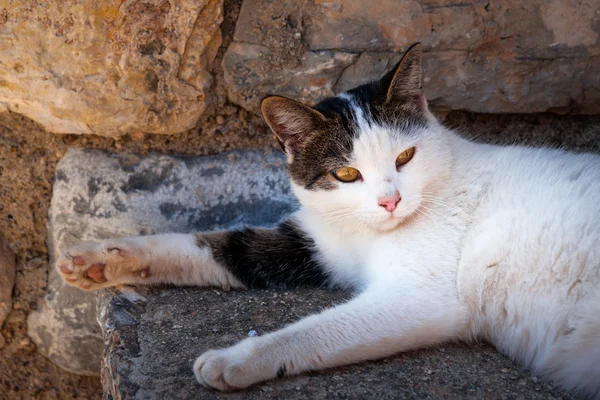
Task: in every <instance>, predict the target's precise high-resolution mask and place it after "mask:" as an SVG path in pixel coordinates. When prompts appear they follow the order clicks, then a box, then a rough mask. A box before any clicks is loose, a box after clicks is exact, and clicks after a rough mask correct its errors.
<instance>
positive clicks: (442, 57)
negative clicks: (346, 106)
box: [223, 0, 600, 113]
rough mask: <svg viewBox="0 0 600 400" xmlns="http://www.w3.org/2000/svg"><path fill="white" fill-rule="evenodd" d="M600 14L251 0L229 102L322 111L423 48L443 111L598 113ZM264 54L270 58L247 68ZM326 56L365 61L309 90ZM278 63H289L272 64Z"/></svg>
mask: <svg viewBox="0 0 600 400" xmlns="http://www.w3.org/2000/svg"><path fill="white" fill-rule="evenodd" d="M598 7H599V3H598V0H583V1H580V0H551V1H547V0H529V1H523V0H506V1H501V2H490V1H487V0H475V1H468V2H467V1H452V2H448V1H443V0H433V1H430V0H428V1H424V0H408V1H397V0H379V1H377V2H369V1H363V0H339V1H329V0H314V1H311V2H272V1H265V0H244V3H243V5H242V8H241V11H240V16H239V19H238V23H237V26H236V32H235V35H234V42H233V44H232V45H231V46H230V47H229V49H228V50H227V53H226V56H225V59H224V63H223V68H224V70H225V77H226V79H227V83H228V90H229V92H228V93H229V97H230V100H232V101H233V102H235V103H237V104H240V105H242V106H243V107H245V108H247V109H249V110H254V111H256V110H257V102H256V100H255V99H259V98H261V97H263V96H265V95H267V94H282V95H289V94H295V93H302V92H304V93H305V95H303V96H302V99H303V100H304V99H308V100H309V101H310V102H316V101H318V100H320V99H321V98H322V97H323V96H324V95H327V93H329V92H340V91H343V90H347V89H349V88H352V87H355V86H357V85H360V84H362V83H365V82H367V81H369V80H373V79H377V78H379V77H380V76H381V75H382V74H383V73H384V72H385V71H387V70H388V69H389V68H391V66H392V65H393V64H394V63H395V62H396V61H397V60H398V53H402V52H403V51H404V50H405V49H406V48H407V47H408V46H409V45H411V44H412V43H414V42H417V41H420V42H422V43H423V46H424V49H425V54H424V69H425V92H426V95H427V97H428V99H429V100H430V105H431V106H432V108H434V109H437V110H453V109H467V110H471V111H477V112H495V113H497V112H541V111H559V112H580V113H599V112H600V74H599V73H598V71H600V39H599V35H600V28H599V27H600V13H598V12H597V10H598ZM273 32H275V33H273ZM273 37H276V40H273ZM256 46H261V47H262V48H263V49H262V50H261V52H262V54H266V56H256V57H254V58H256V59H258V61H254V60H253V61H252V62H250V63H248V62H247V61H248V54H251V53H252V52H253V51H255V49H256ZM298 46H302V51H296V52H294V51H288V50H287V49H288V48H291V49H295V48H297V47H298ZM322 51H327V52H330V53H329V54H331V57H332V58H334V57H335V55H336V54H338V53H341V54H344V55H345V56H346V57H348V56H347V55H348V54H351V55H353V56H354V57H353V58H351V59H348V61H347V62H346V63H345V64H344V67H343V68H330V69H327V70H322V71H321V73H320V75H319V78H320V82H321V83H322V88H324V89H326V90H309V91H306V90H305V85H306V79H305V78H306V77H307V76H309V75H311V74H314V67H313V66H312V65H309V64H308V63H307V62H306V61H305V60H308V59H309V58H308V57H307V54H310V53H312V54H319V52H322ZM273 54H276V55H279V56H280V58H282V59H283V60H284V61H285V62H282V63H276V62H272V60H271V59H272V58H273V56H272V55H273ZM284 55H285V56H286V57H287V58H285V57H283V56H284ZM292 56H295V58H293V57H292ZM269 57H270V58H271V59H269ZM250 58H252V57H250ZM290 65H292V66H293V67H292V68H293V69H292V71H290V69H291V68H290ZM292 97H294V96H292Z"/></svg>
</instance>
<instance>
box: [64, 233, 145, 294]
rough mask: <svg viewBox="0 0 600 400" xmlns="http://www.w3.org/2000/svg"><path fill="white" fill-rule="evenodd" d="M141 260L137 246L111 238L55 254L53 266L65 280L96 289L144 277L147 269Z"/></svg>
mask: <svg viewBox="0 0 600 400" xmlns="http://www.w3.org/2000/svg"><path fill="white" fill-rule="evenodd" d="M142 261H143V257H142V256H141V254H140V249H139V246H135V244H133V243H129V242H128V241H127V240H126V239H121V240H119V239H112V240H106V241H103V242H99V243H86V244H82V245H79V246H74V247H71V248H70V249H69V250H67V251H66V252H65V253H64V254H63V255H62V256H61V257H59V258H58V260H57V261H56V269H57V271H58V273H59V274H60V276H61V277H62V278H63V279H64V280H65V282H67V284H69V285H71V286H75V287H77V288H80V289H83V290H98V289H102V288H105V287H110V286H115V285H119V284H123V283H135V282H136V280H140V278H142V279H143V278H147V277H148V276H149V275H150V270H149V268H144V267H143V263H142Z"/></svg>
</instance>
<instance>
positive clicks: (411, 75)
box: [382, 43, 427, 109]
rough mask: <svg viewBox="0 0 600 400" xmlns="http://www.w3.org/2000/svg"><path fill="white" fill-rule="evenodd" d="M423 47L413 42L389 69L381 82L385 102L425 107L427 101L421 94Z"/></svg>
mask: <svg viewBox="0 0 600 400" xmlns="http://www.w3.org/2000/svg"><path fill="white" fill-rule="evenodd" d="M422 57H423V47H422V46H421V43H415V44H413V45H412V46H411V47H410V48H409V49H408V50H406V53H404V56H403V57H402V60H400V62H399V63H398V65H397V66H396V68H395V69H394V70H392V71H390V72H389V73H388V74H387V75H386V76H385V77H384V78H383V79H382V83H383V85H384V86H385V87H387V89H386V97H385V104H390V105H393V104H394V103H402V104H407V103H409V104H412V105H416V106H418V107H419V108H420V109H423V108H424V109H427V101H426V100H425V95H424V94H423V70H422V66H421V64H422Z"/></svg>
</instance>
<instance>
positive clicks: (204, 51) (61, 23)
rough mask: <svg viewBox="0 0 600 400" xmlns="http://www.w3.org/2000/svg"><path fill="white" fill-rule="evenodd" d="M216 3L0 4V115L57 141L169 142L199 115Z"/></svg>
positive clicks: (216, 42)
mask: <svg viewBox="0 0 600 400" xmlns="http://www.w3.org/2000/svg"><path fill="white" fill-rule="evenodd" d="M222 13H223V0H143V1H138V0H109V1H94V0H48V1H34V0H18V1H17V0H0V106H3V107H4V108H7V109H9V110H12V111H15V112H18V113H21V114H24V115H26V116H28V117H29V118H32V119H34V120H35V121H37V122H39V123H41V124H42V125H43V126H44V127H45V128H46V129H48V130H50V131H52V132H57V133H97V134H101V135H111V136H118V135H121V134H124V133H130V132H137V131H142V132H153V133H175V132H181V131H183V130H185V129H187V128H190V127H192V126H193V125H194V124H195V123H196V121H197V120H198V117H199V116H200V114H201V113H202V112H203V111H204V109H205V108H206V103H207V101H208V98H207V96H206V91H207V89H208V88H209V87H210V85H211V81H212V77H211V74H210V68H211V64H212V61H213V59H214V57H215V55H216V51H217V49H218V47H219V46H220V45H221V31H220V23H221V21H222Z"/></svg>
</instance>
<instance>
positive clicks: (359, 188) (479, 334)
mask: <svg viewBox="0 0 600 400" xmlns="http://www.w3.org/2000/svg"><path fill="white" fill-rule="evenodd" d="M361 127H362V129H363V131H361V132H360V136H359V138H358V140H356V142H355V144H354V155H353V161H352V163H351V165H350V166H352V167H354V168H357V169H358V170H359V171H361V174H362V176H363V178H364V180H363V181H356V182H353V183H348V184H340V188H339V189H338V190H335V191H331V192H325V191H323V192H314V191H307V190H305V189H303V188H302V187H299V186H297V185H294V191H295V193H296V194H297V196H298V197H299V198H300V200H301V202H302V204H303V205H305V206H306V208H307V209H308V210H304V211H302V214H301V216H303V217H302V218H301V219H300V221H301V222H302V223H303V227H304V228H305V229H306V230H307V231H308V232H309V233H310V234H311V236H312V237H313V238H315V240H316V241H317V246H318V248H319V250H320V253H321V255H322V257H323V259H324V260H326V261H327V262H328V264H329V265H330V266H331V268H332V269H333V271H334V276H335V277H337V278H338V279H343V278H344V277H346V276H349V278H346V279H348V282H347V283H348V284H355V285H356V283H355V279H356V277H361V278H362V279H364V282H360V283H359V284H358V286H359V287H366V290H365V292H364V293H365V295H367V296H368V295H371V296H373V297H374V298H379V301H380V302H381V303H382V304H387V303H389V304H390V308H391V309H393V310H394V312H395V313H394V315H393V317H392V316H391V315H389V314H386V313H389V312H390V310H387V309H385V308H384V309H381V310H379V309H378V310H377V311H372V312H371V314H372V315H371V319H368V317H367V316H366V315H363V316H361V318H362V322H361V323H364V324H365V325H366V326H371V327H372V326H379V325H380V324H381V318H382V315H381V314H383V315H386V316H387V317H388V318H386V323H385V324H384V325H385V329H386V331H391V332H396V334H397V335H398V336H399V338H398V339H400V337H402V338H404V339H405V340H408V341H409V342H410V343H414V344H415V345H419V344H421V345H422V344H425V342H428V341H436V340H438V339H439V340H441V339H443V338H447V336H446V335H445V334H439V333H440V332H442V333H447V332H454V333H455V336H454V337H455V338H462V339H470V338H483V339H486V340H489V341H490V342H492V343H493V344H494V345H496V346H497V347H498V349H499V350H500V351H502V352H504V353H506V354H508V355H509V356H510V357H512V358H513V359H515V360H516V361H518V362H520V363H522V364H523V365H525V366H526V367H529V368H531V370H532V371H533V373H535V374H540V375H543V376H546V377H548V378H549V379H551V380H553V381H555V382H556V383H559V384H561V385H562V386H563V387H566V388H568V389H571V390H575V391H580V392H582V393H585V394H587V395H591V396H592V397H600V224H599V222H600V157H598V156H596V155H591V154H575V153H569V152H565V151H562V150H550V149H534V148H526V147H518V146H511V147H496V146H490V145H482V144H475V143H471V142H468V141H466V140H464V139H462V138H460V137H459V136H457V135H456V134H454V133H452V132H450V131H448V130H446V129H444V128H443V127H441V126H440V125H439V124H437V123H435V122H433V128H432V129H428V130H420V131H412V132H410V131H407V132H390V131H389V130H390V128H389V127H385V126H372V125H371V126H369V125H367V124H361ZM412 146H415V147H416V149H417V150H416V153H415V156H414V158H413V160H412V161H410V162H409V163H408V164H406V165H405V166H403V167H401V169H400V170H399V171H396V169H395V163H394V162H395V159H396V157H397V155H398V154H400V153H401V152H402V151H404V150H406V149H407V148H409V147H412ZM391 190H399V192H400V193H401V195H402V201H401V203H400V204H399V206H398V208H397V209H396V211H394V213H393V216H392V217H390V216H389V215H388V214H389V213H387V212H386V211H385V210H383V209H382V208H381V207H378V205H377V201H376V199H377V197H378V196H381V195H383V194H385V193H387V192H389V191H391ZM346 209H351V210H352V211H351V212H348V213H336V210H346ZM306 215H310V218H307V217H306ZM330 215H331V216H333V217H331V218H330V217H329V216H330ZM339 215H341V217H339ZM348 260H354V262H348ZM398 293H402V294H403V296H399V295H398ZM413 299H419V300H421V302H419V301H417V302H413V301H412V300H413ZM432 304H434V305H435V306H437V307H440V309H444V310H445V311H446V312H447V313H448V315H450V316H452V317H454V318H449V319H447V320H444V319H439V320H436V317H435V313H433V315H432V314H431V313H432V309H431V307H432ZM347 306H348V305H346V306H343V307H347ZM398 310H400V311H398ZM404 313H406V314H404ZM326 315H327V313H325V314H323V317H322V318H324V321H323V323H324V324H325V323H327V322H326V321H327V320H328V319H327V318H326ZM419 315H423V316H426V315H432V317H431V318H430V319H428V318H424V319H423V324H429V325H430V327H431V326H433V328H432V329H430V330H423V331H422V332H421V333H420V334H421V335H423V334H424V335H425V337H423V338H421V339H422V340H423V342H424V343H418V342H414V341H413V340H414V338H413V337H410V335H409V333H408V332H407V330H406V325H405V324H406V318H410V319H411V321H418V320H419ZM317 318H318V317H317ZM302 324H303V323H302V322H301V323H299V324H298V327H297V329H302ZM448 324H450V325H448ZM428 332H431V333H430V334H429V333H428ZM377 334H381V332H377V333H376V334H375V336H376V335H377ZM387 334H389V332H388V333H387ZM407 335H409V337H407ZM438 335H439V337H438ZM371 339H372V340H377V339H376V338H375V337H373V338H371ZM394 348H395V349H396V351H400V350H402V348H403V346H401V345H400V344H398V345H397V347H394ZM373 351H374V353H373V354H375V355H380V353H379V352H377V351H375V350H373ZM365 357H368V356H365Z"/></svg>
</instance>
